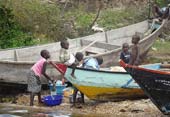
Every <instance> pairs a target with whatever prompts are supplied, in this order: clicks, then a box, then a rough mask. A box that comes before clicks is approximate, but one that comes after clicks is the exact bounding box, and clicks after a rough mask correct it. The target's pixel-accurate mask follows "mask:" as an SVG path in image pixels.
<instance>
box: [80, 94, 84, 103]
mask: <svg viewBox="0 0 170 117" xmlns="http://www.w3.org/2000/svg"><path fill="white" fill-rule="evenodd" d="M80 93H81V102H82V103H84V94H83V93H82V92H80Z"/></svg>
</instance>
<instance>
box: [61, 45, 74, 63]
mask: <svg viewBox="0 0 170 117" xmlns="http://www.w3.org/2000/svg"><path fill="white" fill-rule="evenodd" d="M59 60H60V62H62V63H64V64H65V65H72V64H73V63H74V62H75V57H74V55H73V54H70V53H69V52H68V51H67V50H66V49H64V48H61V50H60V54H59Z"/></svg>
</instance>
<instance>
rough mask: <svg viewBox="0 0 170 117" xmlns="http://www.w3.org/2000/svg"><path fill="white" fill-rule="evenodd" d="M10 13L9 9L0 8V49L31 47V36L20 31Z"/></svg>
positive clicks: (32, 42) (32, 41)
mask: <svg viewBox="0 0 170 117" xmlns="http://www.w3.org/2000/svg"><path fill="white" fill-rule="evenodd" d="M11 12H12V11H11V9H9V8H5V6H3V5H1V6H0V48H2V49H4V48H11V47H18V46H28V45H33V44H34V40H33V38H32V36H30V35H28V34H26V33H24V32H23V31H22V29H21V28H20V26H19V25H17V23H16V22H15V20H14V15H13V14H12V13H11Z"/></svg>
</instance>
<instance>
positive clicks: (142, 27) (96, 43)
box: [0, 21, 166, 84]
mask: <svg viewBox="0 0 170 117" xmlns="http://www.w3.org/2000/svg"><path fill="white" fill-rule="evenodd" d="M165 25H166V22H165V21H163V23H162V24H161V25H159V26H158V27H159V28H157V30H155V31H154V32H153V33H152V34H150V35H148V36H143V37H144V38H142V40H141V41H140V43H139V44H140V47H141V48H142V49H141V50H142V51H141V54H145V53H146V52H147V51H148V50H149V48H150V47H151V45H152V44H153V42H154V41H155V39H156V37H157V36H158V35H159V34H160V33H161V32H162V29H163V27H164V26H165ZM149 26H150V23H149V22H148V21H143V22H140V23H137V24H133V25H130V26H126V27H123V28H119V29H114V30H110V31H107V32H101V33H95V34H93V35H89V36H85V37H80V38H76V39H69V43H70V49H69V51H70V52H71V53H72V52H77V51H82V52H83V53H84V54H86V55H87V56H102V57H103V59H104V63H103V64H102V66H103V67H109V66H113V65H116V64H118V59H119V54H120V52H121V49H122V48H121V45H122V43H124V42H127V43H129V44H130V43H131V37H132V35H134V34H135V33H138V34H140V36H141V37H142V35H144V33H145V32H147V31H148V30H149ZM130 45H131V44H130ZM42 49H47V50H49V51H50V53H51V57H52V58H51V59H52V60H54V61H58V58H59V57H58V56H59V49H60V43H59V42H56V43H50V44H44V45H37V46H32V47H23V48H12V49H7V50H6V49H5V50H1V51H0V66H1V69H0V83H2V84H4V83H12V84H27V77H26V76H27V72H28V71H29V69H30V67H31V66H32V65H33V64H34V63H35V62H36V61H37V60H38V59H39V58H40V55H39V53H40V51H41V50H42ZM48 73H49V74H50V75H51V77H58V76H59V73H57V72H56V70H55V69H54V68H52V67H51V66H50V65H49V68H48ZM41 80H42V83H43V84H47V80H46V79H45V78H42V79H41Z"/></svg>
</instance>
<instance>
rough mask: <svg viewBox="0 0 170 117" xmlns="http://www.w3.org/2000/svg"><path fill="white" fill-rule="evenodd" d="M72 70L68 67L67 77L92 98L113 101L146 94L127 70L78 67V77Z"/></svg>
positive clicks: (76, 72) (76, 71)
mask: <svg viewBox="0 0 170 117" xmlns="http://www.w3.org/2000/svg"><path fill="white" fill-rule="evenodd" d="M71 72H72V68H70V67H69V68H67V70H66V73H65V78H66V79H67V80H68V81H70V82H71V83H72V84H73V85H74V86H75V87H76V88H78V89H79V90H80V91H81V92H82V93H84V94H85V95H86V96H87V97H88V98H90V99H92V100H100V101H108V100H109V101H111V100H122V99H128V98H129V99H133V98H138V97H144V96H145V95H144V93H143V91H142V90H141V89H140V88H139V86H138V85H137V84H136V83H135V82H134V80H132V78H131V76H130V75H129V74H127V73H126V72H111V71H98V70H88V69H83V68H77V69H76V70H75V77H76V78H74V77H72V76H71V75H70V74H71ZM145 97H146V96H145Z"/></svg>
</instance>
